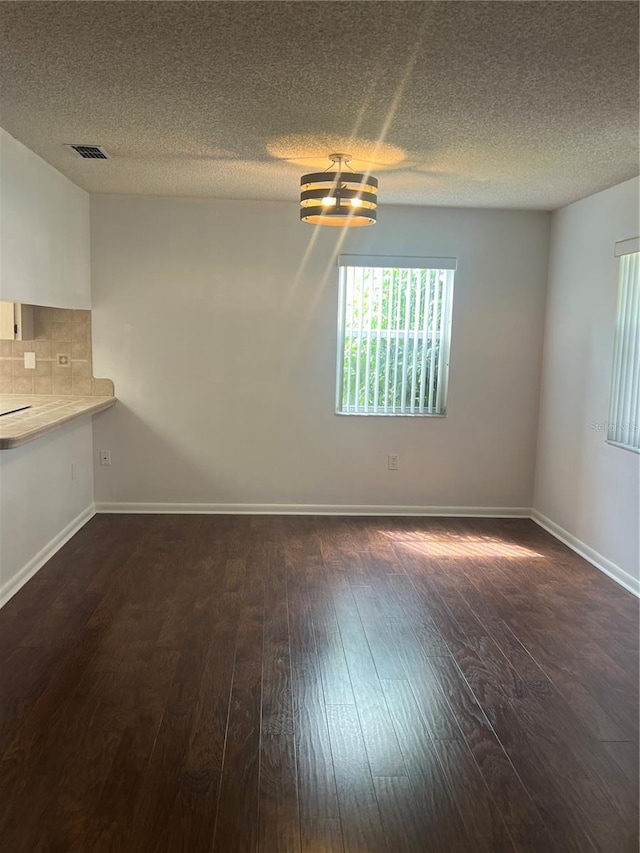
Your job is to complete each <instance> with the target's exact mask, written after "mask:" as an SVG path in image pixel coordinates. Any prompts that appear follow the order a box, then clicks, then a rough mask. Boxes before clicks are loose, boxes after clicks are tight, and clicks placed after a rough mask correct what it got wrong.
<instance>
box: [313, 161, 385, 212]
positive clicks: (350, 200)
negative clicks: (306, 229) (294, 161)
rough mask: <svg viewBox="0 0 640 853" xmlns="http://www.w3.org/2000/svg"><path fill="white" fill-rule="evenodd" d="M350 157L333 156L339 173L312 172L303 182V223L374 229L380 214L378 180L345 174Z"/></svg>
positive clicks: (365, 176) (355, 174)
mask: <svg viewBox="0 0 640 853" xmlns="http://www.w3.org/2000/svg"><path fill="white" fill-rule="evenodd" d="M350 159H351V157H350V156H349V155H348V154H330V155H329V160H331V162H332V163H333V164H334V166H335V172H332V171H328V172H312V173H311V174H309V175H303V176H302V178H301V179H300V219H301V220H302V221H303V222H309V223H311V225H346V226H351V225H373V224H374V222H375V221H376V217H377V213H378V180H377V178H374V177H373V176H372V175H365V174H362V173H360V172H352V171H345V169H349V165H348V164H349V160H350Z"/></svg>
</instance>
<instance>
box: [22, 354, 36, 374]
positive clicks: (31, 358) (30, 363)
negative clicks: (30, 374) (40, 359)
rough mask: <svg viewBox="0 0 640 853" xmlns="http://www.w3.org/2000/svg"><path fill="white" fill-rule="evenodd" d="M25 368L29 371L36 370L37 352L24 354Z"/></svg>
mask: <svg viewBox="0 0 640 853" xmlns="http://www.w3.org/2000/svg"><path fill="white" fill-rule="evenodd" d="M24 366H25V367H26V368H27V369H28V370H35V369H36V354H35V352H25V354H24Z"/></svg>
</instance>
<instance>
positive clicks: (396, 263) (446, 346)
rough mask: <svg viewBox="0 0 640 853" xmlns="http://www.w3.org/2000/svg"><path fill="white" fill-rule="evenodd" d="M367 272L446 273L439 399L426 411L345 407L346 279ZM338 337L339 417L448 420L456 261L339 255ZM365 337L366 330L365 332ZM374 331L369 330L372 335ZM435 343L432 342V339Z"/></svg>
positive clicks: (421, 408)
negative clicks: (351, 272)
mask: <svg viewBox="0 0 640 853" xmlns="http://www.w3.org/2000/svg"><path fill="white" fill-rule="evenodd" d="M362 267H364V268H368V269H371V270H380V271H382V270H384V269H394V270H401V271H403V272H405V271H416V270H420V271H424V270H430V271H433V270H437V271H444V272H445V273H446V275H445V283H444V286H443V299H442V318H441V323H440V329H439V335H438V337H437V339H438V341H439V344H440V346H439V359H438V382H437V386H436V399H435V403H434V405H432V406H431V407H425V406H424V405H423V404H422V402H421V403H420V404H419V405H418V406H416V405H415V403H414V404H413V405H411V406H409V407H406V408H403V409H402V410H398V409H395V410H390V409H389V406H388V405H386V404H385V405H380V406H376V404H373V405H368V404H367V405H364V406H356V405H350V406H348V408H347V407H346V406H344V405H343V394H344V388H343V381H344V346H345V335H346V328H345V318H346V311H347V305H346V297H347V276H348V274H349V273H348V271H349V270H354V269H356V268H362ZM338 268H339V270H338V290H339V296H338V336H337V357H336V405H335V411H336V414H337V415H347V416H351V415H355V416H370V417H431V418H433V417H436V418H443V417H446V413H447V391H448V386H449V362H450V350H451V323H452V314H453V287H454V276H455V271H456V269H457V259H456V258H422V257H406V256H405V257H398V256H388V255H340V256H339V257H338ZM364 331H365V333H366V330H364ZM416 333H420V334H421V333H422V332H421V331H420V332H417V330H416V329H412V328H409V329H407V328H406V327H405V329H404V331H403V330H401V329H399V328H397V329H395V330H385V331H384V332H383V331H382V330H378V332H377V334H376V338H377V339H379V340H381V339H382V338H383V337H384V338H385V339H391V336H393V335H394V334H395V335H396V337H397V338H399V337H400V336H402V337H403V338H408V337H410V336H415V334H416ZM360 334H362V332H360ZM370 334H371V330H369V335H370ZM432 340H433V339H432Z"/></svg>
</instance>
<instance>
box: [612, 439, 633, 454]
mask: <svg viewBox="0 0 640 853" xmlns="http://www.w3.org/2000/svg"><path fill="white" fill-rule="evenodd" d="M605 444H610V445H611V447H617V448H619V449H620V450H628V451H629V453H635V454H636V456H638V455H640V447H631V445H629V444H620V442H619V441H610V440H609V439H608V438H607V439H605Z"/></svg>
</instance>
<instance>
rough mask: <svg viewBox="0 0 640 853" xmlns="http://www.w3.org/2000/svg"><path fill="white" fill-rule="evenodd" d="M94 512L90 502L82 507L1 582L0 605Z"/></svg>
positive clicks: (82, 525)
mask: <svg viewBox="0 0 640 853" xmlns="http://www.w3.org/2000/svg"><path fill="white" fill-rule="evenodd" d="M95 513H96V510H95V505H94V504H90V505H89V506H88V507H87V508H86V509H83V510H82V512H81V513H80V515H77V516H76V517H75V518H74V519H73V521H70V522H69V524H67V526H66V527H65V528H63V529H62V530H61V531H60V533H58V534H57V535H56V536H54V537H53V539H51V540H50V541H49V542H47V544H46V545H45V546H44V548H42V549H41V550H40V551H38V553H37V554H36V555H35V557H32V558H31V559H30V560H29V562H28V563H27V564H26V565H24V566H23V567H22V568H21V569H20V570H19V571H18V572H17V574H15V575H14V576H13V577H12V578H11V579H10V580H8V581H7V582H6V583H5V584H3V586H2V587H0V607H2V606H3V605H5V604H6V603H7V601H9V599H10V598H11V597H12V596H14V595H15V594H16V592H18V590H19V589H20V588H21V587H23V586H24V585H25V584H26V582H27V581H28V580H29V579H30V578H32V577H33V576H34V575H35V573H36V572H37V571H38V570H39V569H41V568H42V566H44V564H45V563H46V562H47V560H50V559H51V557H53V555H54V554H55V553H56V551H59V550H60V548H62V546H63V545H64V544H65V542H68V541H69V539H71V537H72V536H73V535H74V534H75V533H77V532H78V530H80V528H81V527H84V525H85V524H86V523H87V521H89V519H90V518H93V516H94V515H95Z"/></svg>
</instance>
